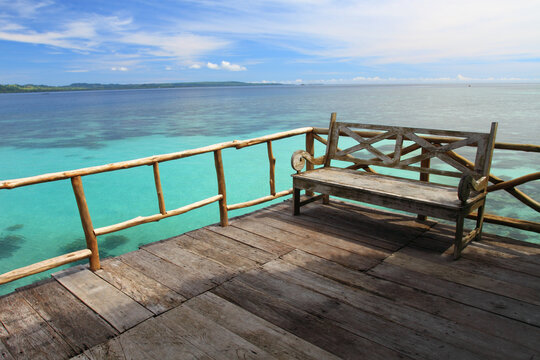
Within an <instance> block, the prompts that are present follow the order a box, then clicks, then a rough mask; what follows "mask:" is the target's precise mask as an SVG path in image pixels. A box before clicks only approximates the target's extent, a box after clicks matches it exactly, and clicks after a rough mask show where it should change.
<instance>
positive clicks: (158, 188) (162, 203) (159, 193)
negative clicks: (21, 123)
mask: <svg viewBox="0 0 540 360" xmlns="http://www.w3.org/2000/svg"><path fill="white" fill-rule="evenodd" d="M153 166H154V182H155V183H156V192H157V197H158V206H159V212H160V213H161V214H163V215H165V214H166V213H167V210H166V209H165V199H164V198H163V189H162V188H161V179H160V177H159V163H158V162H157V161H156V162H155V163H154V164H153Z"/></svg>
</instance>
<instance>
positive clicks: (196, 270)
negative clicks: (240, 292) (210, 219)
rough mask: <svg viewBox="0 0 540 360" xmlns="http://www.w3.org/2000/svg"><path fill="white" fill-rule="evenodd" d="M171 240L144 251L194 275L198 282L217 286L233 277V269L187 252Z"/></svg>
mask: <svg viewBox="0 0 540 360" xmlns="http://www.w3.org/2000/svg"><path fill="white" fill-rule="evenodd" d="M171 240H172V239H171ZM171 240H168V241H162V242H158V243H154V244H151V245H148V246H145V247H144V248H143V249H144V250H145V251H148V252H150V253H152V254H154V255H156V256H159V257H160V258H162V259H164V260H166V261H169V262H171V263H173V264H175V265H177V266H179V267H181V268H183V269H185V270H186V272H190V273H192V274H194V275H195V276H196V278H197V281H201V280H202V281H206V280H209V281H211V282H212V283H214V284H216V285H217V284H221V283H222V282H224V281H227V280H228V279H230V278H231V277H232V276H233V274H234V271H232V270H231V269H229V268H226V267H225V266H223V265H221V264H219V263H217V262H215V261H213V260H211V259H208V258H206V257H203V256H200V255H197V254H195V253H193V252H191V251H188V250H185V249H183V248H181V247H180V246H179V245H178V244H177V243H176V241H174V240H172V241H171Z"/></svg>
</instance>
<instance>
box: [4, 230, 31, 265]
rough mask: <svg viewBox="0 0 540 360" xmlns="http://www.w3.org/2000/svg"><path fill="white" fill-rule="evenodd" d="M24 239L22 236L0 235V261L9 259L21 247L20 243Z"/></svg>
mask: <svg viewBox="0 0 540 360" xmlns="http://www.w3.org/2000/svg"><path fill="white" fill-rule="evenodd" d="M25 240H26V239H25V238H24V236H22V235H2V236H0V259H5V258H9V257H11V256H12V255H13V253H14V252H15V251H17V250H18V249H19V248H20V247H21V243H22V242H23V241H25Z"/></svg>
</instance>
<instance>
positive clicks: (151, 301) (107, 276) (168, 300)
mask: <svg viewBox="0 0 540 360" xmlns="http://www.w3.org/2000/svg"><path fill="white" fill-rule="evenodd" d="M101 266H102V267H101V270H98V271H96V275H97V276H99V277H101V278H102V279H103V280H105V281H107V282H108V283H109V284H111V285H113V286H114V287H116V288H117V289H118V290H120V291H122V292H123V293H124V294H126V295H128V296H129V297H131V298H132V299H133V300H135V301H137V302H138V303H139V304H141V305H143V306H144V307H146V308H147V309H148V310H150V311H151V312H153V313H154V314H156V315H158V314H161V313H162V312H165V311H167V310H170V309H172V308H173V307H175V306H178V305H180V304H181V303H182V302H183V301H184V300H185V298H184V297H183V296H182V295H180V294H178V293H176V292H175V291H173V290H171V289H169V288H168V287H166V286H165V285H163V284H161V283H159V282H157V281H156V280H154V279H152V278H149V277H148V276H146V275H145V274H144V273H142V272H140V271H137V270H136V269H134V268H133V267H131V266H129V265H127V264H126V263H124V262H122V261H121V260H119V259H116V258H112V259H106V260H105V261H103V262H102V263H101Z"/></svg>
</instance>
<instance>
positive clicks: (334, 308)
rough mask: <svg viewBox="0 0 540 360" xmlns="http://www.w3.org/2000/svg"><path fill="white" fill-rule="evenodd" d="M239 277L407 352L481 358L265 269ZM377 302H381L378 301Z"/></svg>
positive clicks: (283, 298)
mask: <svg viewBox="0 0 540 360" xmlns="http://www.w3.org/2000/svg"><path fill="white" fill-rule="evenodd" d="M237 279H239V280H241V281H245V282H246V283H248V284H249V285H250V286H252V287H254V288H256V289H258V290H260V291H263V292H265V293H266V294H267V296H271V297H273V298H277V299H280V300H282V301H285V302H287V303H288V304H289V305H292V306H295V307H297V308H299V309H302V310H304V311H307V312H308V313H310V314H312V315H314V316H318V317H321V318H323V319H325V320H326V321H329V322H330V323H332V324H336V325H337V326H339V327H341V328H342V329H344V330H347V331H350V332H353V333H354V334H357V335H359V336H363V337H366V338H368V339H369V340H371V341H373V342H375V343H378V344H381V345H384V346H386V347H389V348H391V349H393V350H395V351H398V352H401V353H403V354H404V355H407V356H411V357H425V358H445V359H451V358H454V357H456V356H457V357H460V358H475V357H476V358H479V356H478V355H476V356H475V355H473V354H474V353H473V352H471V351H470V350H468V349H462V348H459V347H458V346H455V345H453V344H449V343H447V342H446V341H443V340H439V339H437V338H435V337H432V335H431V334H429V333H422V334H420V333H418V332H416V331H411V329H410V328H409V327H407V326H404V325H402V324H398V323H396V322H393V321H395V320H396V319H395V318H393V319H392V321H390V320H388V319H384V318H381V317H380V316H379V314H377V315H375V314H373V313H370V312H367V311H364V310H363V309H362V310H361V309H360V307H361V306H360V307H359V308H356V307H354V306H352V305H350V304H347V303H345V302H341V301H336V300H334V299H332V298H330V297H328V296H325V295H323V294H320V293H318V292H315V291H313V290H309V289H307V288H306V287H303V286H301V285H297V284H294V283H292V282H290V281H288V280H285V279H284V278H277V277H274V276H271V275H270V274H268V273H267V272H265V271H260V270H259V271H250V272H247V273H244V274H241V275H239V276H238V277H237ZM385 305H388V304H385ZM374 306H378V305H377V303H376V304H374ZM380 308H381V309H379V310H382V308H383V306H381V307H380ZM405 316H407V315H406V314H405ZM432 330H435V329H432ZM437 330H438V329H437ZM435 349H437V350H435Z"/></svg>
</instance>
